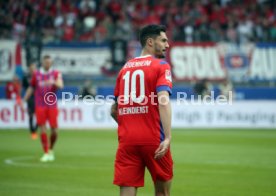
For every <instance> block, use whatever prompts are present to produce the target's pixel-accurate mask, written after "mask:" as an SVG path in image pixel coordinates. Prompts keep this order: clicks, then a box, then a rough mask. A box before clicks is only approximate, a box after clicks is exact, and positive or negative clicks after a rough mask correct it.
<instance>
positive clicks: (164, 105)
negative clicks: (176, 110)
mask: <svg viewBox="0 0 276 196" xmlns="http://www.w3.org/2000/svg"><path fill="white" fill-rule="evenodd" d="M157 96H158V108H159V115H160V120H161V123H162V127H163V129H164V135H165V138H164V141H163V142H161V144H160V146H159V147H158V149H157V150H156V151H155V156H154V158H155V159H159V158H162V157H163V156H164V155H165V154H166V152H167V151H168V149H169V147H170V143H171V116H172V112H171V103H170V98H169V93H168V91H160V92H158V93H157Z"/></svg>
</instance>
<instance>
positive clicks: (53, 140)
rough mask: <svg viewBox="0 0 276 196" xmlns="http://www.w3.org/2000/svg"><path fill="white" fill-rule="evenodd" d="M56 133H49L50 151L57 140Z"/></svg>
mask: <svg viewBox="0 0 276 196" xmlns="http://www.w3.org/2000/svg"><path fill="white" fill-rule="evenodd" d="M57 136H58V135H57V133H56V132H52V133H51V137H50V142H51V143H50V149H53V148H54V145H55V143H56V140H57Z"/></svg>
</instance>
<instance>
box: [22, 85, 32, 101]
mask: <svg viewBox="0 0 276 196" xmlns="http://www.w3.org/2000/svg"><path fill="white" fill-rule="evenodd" d="M33 92H34V89H33V87H32V86H29V87H28V88H27V90H26V93H25V96H24V98H23V100H24V101H28V100H29V98H30V97H31V95H32V94H33Z"/></svg>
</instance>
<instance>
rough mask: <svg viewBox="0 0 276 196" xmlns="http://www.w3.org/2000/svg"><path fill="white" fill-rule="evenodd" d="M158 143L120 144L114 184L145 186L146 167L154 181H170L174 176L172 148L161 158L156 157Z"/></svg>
mask: <svg viewBox="0 0 276 196" xmlns="http://www.w3.org/2000/svg"><path fill="white" fill-rule="evenodd" d="M157 148H158V145H150V146H149V145H146V146H142V145H135V146H129V145H119V148H118V150H117V154H116V160H115V174H114V181H113V184H116V185H118V186H131V187H142V186H144V175H145V168H146V167H147V169H148V170H149V172H150V174H151V177H152V180H153V182H156V181H157V180H159V181H168V180H171V179H172V177H173V160H172V156H171V152H170V150H169V151H168V152H167V153H166V154H165V156H164V157H162V158H161V159H159V160H155V159H154V153H155V151H156V149H157Z"/></svg>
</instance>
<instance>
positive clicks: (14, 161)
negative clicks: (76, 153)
mask: <svg viewBox="0 0 276 196" xmlns="http://www.w3.org/2000/svg"><path fill="white" fill-rule="evenodd" d="M35 159H36V157H34V156H19V157H11V158H7V159H5V160H4V163H5V164H7V165H11V166H17V167H37V168H63V169H78V170H79V169H91V168H92V167H93V168H95V167H97V166H95V165H93V166H87V167H83V166H81V167H80V166H79V165H76V166H71V165H64V164H56V163H55V162H47V163H42V162H40V161H39V159H37V163H26V162H24V161H28V160H35Z"/></svg>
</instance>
